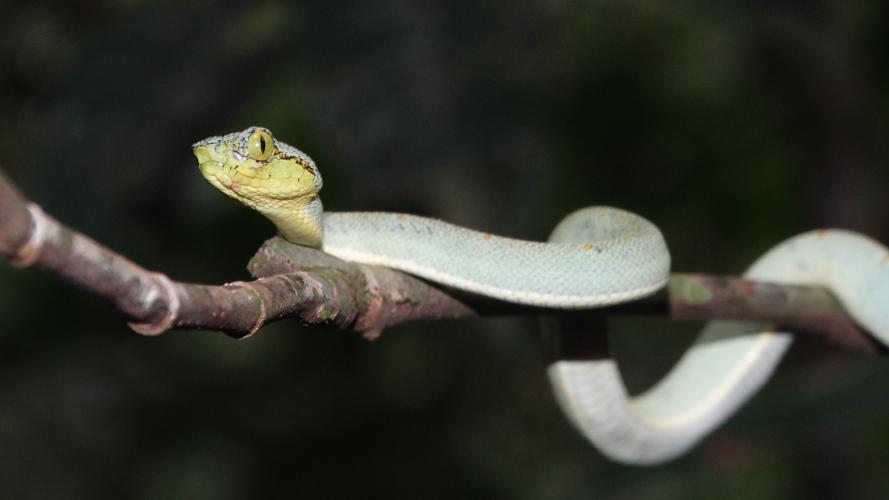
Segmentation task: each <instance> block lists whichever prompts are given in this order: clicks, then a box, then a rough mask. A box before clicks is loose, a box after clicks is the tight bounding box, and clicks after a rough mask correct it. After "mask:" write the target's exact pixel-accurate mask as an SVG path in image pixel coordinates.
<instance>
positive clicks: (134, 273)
mask: <svg viewBox="0 0 889 500" xmlns="http://www.w3.org/2000/svg"><path fill="white" fill-rule="evenodd" d="M0 255H3V256H4V257H6V258H7V259H9V260H10V261H11V262H12V263H13V265H16V266H19V267H27V266H34V267H37V268H40V269H44V270H46V271H48V272H50V273H52V274H55V275H57V276H59V277H60V278H62V279H64V280H65V281H68V282H70V283H72V284H74V285H76V286H78V287H80V288H82V289H84V290H86V291H88V292H91V293H93V294H95V295H98V296H99V297H102V298H104V299H106V300H109V301H110V302H111V303H112V304H114V306H115V307H116V308H117V309H118V310H120V311H121V312H122V313H124V314H125V315H127V316H128V317H129V318H131V320H132V322H131V323H130V326H131V327H132V328H133V329H134V330H135V331H137V332H139V333H141V334H145V335H158V334H160V333H163V332H165V331H167V330H170V329H173V328H180V329H201V330H219V331H223V332H225V333H227V334H228V335H231V336H234V337H238V338H243V337H248V336H250V335H252V334H253V333H255V332H256V331H257V330H258V329H259V328H261V327H262V326H263V325H265V324H266V323H269V322H272V321H276V320H279V319H284V318H297V319H298V320H300V321H301V322H302V323H304V324H307V325H314V326H321V327H325V328H331V329H337V330H354V331H359V332H362V333H364V335H365V336H366V337H368V338H374V337H376V336H378V335H379V334H380V332H381V331H382V330H383V329H384V328H386V327H389V326H392V325H396V324H399V323H403V322H406V321H411V320H417V319H427V320H429V319H439V318H462V317H475V316H493V315H504V314H536V315H544V314H549V315H552V314H561V315H567V314H596V315H602V314H604V315H609V316H610V315H656V316H662V317H666V318H674V319H679V318H695V319H717V318H718V319H736V320H745V321H764V322H768V323H773V324H775V325H777V326H778V327H779V328H781V329H786V330H790V331H794V332H796V333H803V334H813V335H818V336H821V337H823V338H826V339H828V340H830V341H832V342H834V343H835V344H837V345H839V346H842V347H844V348H846V349H850V350H854V351H857V352H863V353H868V354H881V353H882V352H883V351H882V349H881V348H880V347H879V346H878V344H877V343H876V342H875V341H873V340H872V339H871V337H870V336H869V335H868V334H867V333H866V332H864V331H863V330H862V329H861V328H859V327H858V326H857V325H855V323H854V322H853V321H852V320H851V319H850V318H849V317H848V316H847V315H846V313H845V312H844V310H843V308H842V306H841V305H840V304H839V303H838V302H837V300H836V299H835V298H834V297H833V296H832V295H831V294H830V293H829V292H827V291H826V290H824V289H821V288H816V287H803V286H789V285H780V284H774V283H761V282H754V281H749V280H744V279H741V278H736V277H725V276H708V275H702V274H679V273H676V274H673V275H671V277H670V283H669V286H668V287H667V288H666V289H664V290H663V291H661V292H659V293H658V294H656V295H654V296H652V297H649V298H647V299H645V300H642V301H639V302H635V303H631V304H625V305H621V306H617V307H613V308H608V309H604V310H597V311H594V312H589V311H586V312H582V313H572V312H565V311H552V310H545V309H539V308H531V307H526V306H520V305H515V304H507V303H501V302H497V301H494V300H491V299H487V298H484V297H480V296H475V295H471V294H467V293H464V292H460V291H456V290H447V289H444V288H442V287H440V286H439V285H436V284H432V283H428V282H426V281H423V280H421V279H418V278H415V277H413V276H410V275H407V274H404V273H401V272H398V271H394V270H391V269H387V268H383V267H378V266H367V265H361V264H354V263H351V262H345V261H342V260H339V259H337V258H335V257H332V256H330V255H328V254H325V253H323V252H321V251H319V250H314V249H310V248H305V247H300V246H296V245H292V244H290V243H287V242H286V241H284V240H282V239H280V238H277V237H276V238H271V239H269V240H268V241H266V242H265V243H264V244H263V246H262V247H261V248H260V249H259V251H258V252H257V253H256V255H255V256H254V257H253V259H251V261H250V263H249V264H248V269H249V271H250V273H251V274H252V275H253V276H255V277H256V278H257V279H256V280H254V281H249V282H234V283H228V284H225V285H221V286H213V285H200V284H191V283H181V282H176V281H173V280H171V279H170V278H168V277H167V276H166V275H164V274H161V273H157V272H152V271H149V270H147V269H144V268H142V267H140V266H138V265H137V264H135V263H133V262H131V261H130V260H128V259H127V258H125V257H123V256H121V255H119V254H117V253H115V252H114V251H112V250H110V249H108V248H105V247H104V246H102V245H100V244H99V243H97V242H95V241H93V240H92V239H90V238H88V237H86V236H84V235H82V234H80V233H78V232H77V231H74V230H72V229H69V228H66V227H65V226H64V225H62V224H61V223H59V222H58V221H56V220H55V219H53V218H52V217H50V216H48V215H46V214H45V213H43V211H42V210H40V208H39V207H38V206H37V205H35V204H33V203H28V202H27V201H26V200H25V199H24V198H23V197H22V196H21V195H20V194H19V193H18V191H17V190H16V189H15V188H14V187H13V186H12V184H11V183H10V182H9V181H8V180H7V179H6V178H5V177H4V176H3V174H2V172H0Z"/></svg>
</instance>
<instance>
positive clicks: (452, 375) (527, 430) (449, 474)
mask: <svg viewBox="0 0 889 500" xmlns="http://www.w3.org/2000/svg"><path fill="white" fill-rule="evenodd" d="M887 9H889V7H887V6H886V4H885V3H883V2H879V1H876V0H867V1H862V2H841V1H838V0H833V1H826V0H822V1H815V2H793V1H788V0H783V1H778V2H749V3H746V4H742V5H736V3H735V2H715V3H714V2H694V1H684V2H651V1H646V0H629V1H607V0H595V1H594V0H589V1H567V0H536V1H527V2H507V1H503V0H500V1H495V2H468V1H465V0H464V1H454V2H430V1H414V0H382V1H378V2H360V1H356V0H353V1H348V0H347V1H345V2H323V1H316V2H299V3H296V2H285V1H283V0H260V1H257V2H234V1H214V0H199V1H192V2H175V1H171V0H166V1H165V0H156V1H151V0H76V1H69V0H66V1H61V0H55V1H53V0H42V1H40V0H38V1H28V2H25V1H11V0H5V1H4V0H0V164H2V165H3V168H4V170H5V171H6V172H8V173H9V174H10V175H11V176H12V178H13V179H14V180H15V181H16V182H17V183H18V185H19V186H20V187H21V188H22V189H23V191H24V192H25V193H26V194H27V195H28V196H29V197H31V198H32V199H33V200H35V201H37V202H38V203H40V204H41V205H42V206H44V207H45V209H46V210H47V211H48V212H49V213H51V214H54V215H56V216H57V217H58V218H60V219H61V220H62V221H63V222H65V223H67V224H69V225H70V226H72V227H74V228H77V229H79V230H81V231H83V232H85V233H86V234H88V235H91V236H93V237H95V238H96V239H98V240H99V241H102V242H103V243H106V244H108V245H109V246H111V247H112V248H115V249H116V250H119V251H121V252H123V253H124V254H126V255H128V256H130V257H132V258H133V259H135V260H136V261H137V262H140V263H141V264H143V265H145V266H147V267H150V268H152V269H156V270H160V271H163V272H166V273H168V274H169V275H170V276H172V277H174V278H176V279H180V280H188V281H201V282H208V283H223V282H226V281H231V280H236V279H244V278H245V277H246V272H245V271H244V264H245V263H246V261H247V259H248V258H249V256H250V255H251V254H252V252H253V250H254V249H255V248H256V247H258V245H259V244H260V242H261V241H262V240H263V239H264V238H265V237H267V236H269V235H270V234H271V232H272V228H271V226H270V224H269V223H267V222H265V221H263V220H262V219H261V218H259V217H258V216H256V215H254V214H252V213H250V212H248V211H247V210H245V209H242V208H240V207H238V206H236V205H235V204H234V203H232V202H230V201H229V200H227V199H224V197H222V196H220V195H219V194H218V193H217V192H215V191H214V190H213V189H212V188H210V187H209V186H207V185H205V183H204V182H203V181H202V180H201V179H200V177H199V175H198V173H197V169H196V165H195V162H194V160H193V158H192V157H191V154H190V149H189V145H190V144H191V143H192V142H194V141H196V140H198V139H200V138H203V137H205V136H208V135H215V134H218V133H222V132H228V131H231V130H237V129H242V128H244V127H245V126H248V125H252V124H261V125H265V126H268V127H271V128H272V129H273V130H274V131H275V133H276V134H277V135H278V136H279V137H281V138H283V139H285V140H287V141H288V142H291V143H293V144H295V145H297V146H299V147H300V148H302V149H304V150H305V151H306V152H308V153H309V154H310V155H312V156H313V157H314V158H315V160H316V162H317V163H318V164H319V165H320V166H321V168H322V170H323V171H324V175H325V181H326V182H325V190H324V192H323V195H324V201H325V205H326V207H327V208H328V209H333V210H370V209H374V210H397V211H407V212H414V213H419V214H428V215H434V216H437V217H440V218H444V219H447V220H451V221H454V222H456V223H460V224H465V225H469V226H472V227H476V228H482V229H485V230H489V231H495V232H498V233H503V234H509V235H515V236H520V237H526V238H544V237H545V236H546V235H547V232H548V228H549V227H552V226H553V225H554V224H555V222H556V221H557V220H558V219H559V218H560V217H561V215H562V214H564V213H566V212H568V211H570V210H572V209H574V208H578V207H581V206H584V205H588V204H595V203H603V204H613V205H617V206H622V207H626V208H628V209H631V210H634V211H638V212H640V213H642V214H645V215H646V216H648V217H649V218H651V219H652V220H654V221H655V222H656V223H657V224H658V225H659V226H661V227H662V228H663V230H664V233H665V234H666V236H667V240H668V242H670V245H671V248H672V250H673V254H674V262H675V268H676V269H678V270H683V271H706V272H718V273H737V272H740V271H742V270H743V269H744V266H745V265H747V264H748V263H749V262H751V261H752V260H753V259H754V258H755V257H756V256H757V255H758V254H760V253H762V252H763V251H765V250H766V249H767V248H769V247H770V246H771V245H773V244H775V243H777V242H778V241H780V240H781V239H783V238H786V237H788V236H790V235H792V234H794V233H795V232H798V231H800V230H803V229H808V228H811V227H814V226H842V227H847V228H852V229H857V230H862V231H865V232H867V233H869V234H871V235H873V236H874V237H876V238H878V239H881V240H882V241H884V242H885V241H889V197H887V196H886V195H885V193H886V189H887V187H889V169H887V164H889V163H887V155H886V151H887V149H886V139H885V137H886V132H887V128H889V124H887V117H889V71H887V68H889V67H887V65H886V61H887V60H889V31H887V30H886V29H885V26H886V24H885V21H886V19H887V16H886V15H887ZM698 326H699V325H695V324H685V323H680V324H675V325H673V324H669V325H668V324H665V323H664V322H662V321H651V320H647V321H625V322H621V323H619V324H615V325H614V329H615V332H614V337H615V340H616V344H617V347H618V351H619V353H620V354H621V359H622V362H623V363H624V365H625V366H626V367H627V370H628V373H629V377H628V378H629V379H630V381H631V382H632V384H633V386H634V387H637V388H640V389H641V388H642V387H644V385H645V383H647V382H650V381H651V380H653V379H654V378H656V377H657V376H658V374H660V373H662V372H663V371H664V370H666V369H667V368H668V367H669V365H670V363H671V362H672V361H673V360H674V359H675V357H676V356H677V355H678V353H679V352H681V350H682V348H683V347H684V345H686V344H687V343H688V342H689V341H690V339H691V338H692V336H693V335H694V332H695V330H696V329H697V328H698ZM547 356H548V355H547V352H546V350H545V348H544V344H543V343H542V342H540V340H539V339H538V335H537V333H536V328H535V324H534V322H533V321H532V320H527V319H525V320H514V319H501V320H490V321H464V322H459V323H457V322H455V323H444V322H442V323H435V324H419V325H411V326H405V327H399V328H396V329H393V330H392V331H389V332H386V333H385V334H384V336H383V337H382V339H380V340H379V341H376V342H373V343H367V342H366V341H364V340H362V339H360V338H359V337H358V336H357V335H351V334H342V333H330V332H323V331H315V330H307V329H304V328H301V327H299V326H298V325H296V324H293V323H281V324H276V325H274V326H272V327H269V328H267V329H265V330H264V331H263V332H262V333H261V334H259V335H257V336H256V337H255V338H253V339H251V340H249V341H245V342H235V341H232V340H230V339H228V338H225V337H224V336H222V335H218V334H211V333H193V332H191V333H188V332H184V333H183V332H174V333H170V334H168V335H166V336H164V337H161V338H151V339H149V338H141V337H138V336H136V335H134V334H133V333H132V332H130V331H129V330H128V329H127V328H126V326H125V323H124V321H123V318H121V317H119V316H118V315H117V314H116V313H115V312H113V311H111V310H110V308H109V307H108V306H107V305H105V304H102V303H100V302H98V301H97V300H96V299H94V298H92V297H90V296H86V295H84V294H82V293H80V292H79V291H77V290H73V289H71V288H70V287H68V286H66V285H64V284H61V283H58V282H57V281H56V280H54V279H52V278H50V277H47V276H45V275H42V274H40V273H37V272H33V271H21V270H15V269H12V268H10V267H8V266H2V267H0V491H2V492H3V493H2V496H3V497H6V498H17V499H30V498H34V499H38V498H39V499H48V498H71V499H103V498H108V499H112V498H113V499H118V498H137V499H150V498H190V499H226V498H233V499H234V498H293V497H300V496H307V497H310V498H382V497H385V498H402V497H403V498H486V499H490V498H527V499H550V498H552V499H555V498H567V499H572V498H578V499H579V498H590V497H596V498H626V499H629V498H654V499H658V498H713V497H723V498H818V497H821V498H852V497H855V498H863V497H871V498H878V497H882V496H885V494H886V492H887V490H889V476H887V475H886V474H885V472H884V471H885V465H886V464H887V463H889V451H887V449H889V447H887V444H889V396H887V395H886V391H885V389H884V381H885V380H886V379H887V376H889V367H887V366H886V364H885V362H882V361H880V360H871V359H860V358H856V357H851V356H848V355H846V354H843V353H840V352H836V351H834V350H832V349H830V348H829V347H827V346H824V345H821V344H819V343H817V342H813V341H808V340H804V341H801V342H798V345H796V346H795V348H794V349H793V352H792V354H791V355H790V356H789V359H788V360H787V361H786V362H785V363H784V364H783V365H782V367H781V368H780V369H779V371H778V373H777V375H776V377H775V378H774V380H773V381H772V382H771V383H770V384H769V385H768V386H767V388H766V389H765V390H764V391H763V393H762V394H760V395H758V396H757V397H756V398H755V399H754V401H753V402H752V403H751V404H749V405H748V406H746V407H745V408H744V409H743V410H742V411H741V412H740V413H739V415H737V416H736V417H735V418H733V419H732V421H731V422H730V423H729V424H728V425H726V426H725V427H724V428H722V429H721V430H719V431H717V432H716V433H715V434H714V435H713V436H712V437H710V438H708V439H707V440H706V441H705V442H704V443H703V444H702V445H701V446H700V447H699V448H697V449H696V450H695V451H694V452H693V453H692V454H690V455H689V456H688V457H685V458H683V459H681V460H679V461H678V462H676V463H674V464H671V465H669V466H666V467H660V468H653V469H637V468H626V467H621V466H617V465H614V464H611V463H609V462H607V461H606V460H605V459H603V458H602V457H601V456H600V455H599V454H598V453H597V452H596V451H595V450H593V449H592V448H591V447H590V446H588V445H587V444H586V443H585V442H583V441H582V439H581V438H580V437H579V436H578V435H577V434H576V433H575V432H574V431H573V430H572V429H571V428H570V427H569V425H568V424H567V422H566V421H565V420H564V418H563V417H562V416H561V414H560V413H559V411H558V409H557V408H556V406H555V404H554V401H553V398H552V396H551V394H550V391H549V387H548V382H547V380H546V379H545V373H544V367H545V365H546V362H547V359H548V357H547Z"/></svg>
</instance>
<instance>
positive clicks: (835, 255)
mask: <svg viewBox="0 0 889 500" xmlns="http://www.w3.org/2000/svg"><path fill="white" fill-rule="evenodd" d="M193 149H194V153H195V156H196V157H197V159H198V163H199V165H200V169H201V173H202V175H203V176H204V177H205V178H206V179H207V180H208V181H209V182H210V183H211V184H212V185H213V186H215V187H217V188H218V189H219V190H221V191H222V192H223V193H225V194H226V195H228V196H230V197H232V198H234V199H236V200H238V201H240V202H241V203H244V204H245V205H247V206H249V207H251V208H253V209H255V210H257V211H259V212H260V213H262V214H263V215H265V216H266V217H267V218H269V219H270V220H271V221H272V222H273V223H274V224H275V226H276V227H277V228H278V231H279V232H280V233H281V235H282V236H283V237H284V238H285V239H287V240H288V241H290V242H292V243H295V244H300V245H307V246H312V247H319V248H321V249H323V250H324V251H326V252H328V253H330V254H332V255H335V256H337V257H340V258H342V259H345V260H350V261H354V262H359V263H364V264H374V265H383V266H388V267H392V268H394V269H399V270H402V271H405V272H408V273H411V274H415V275H417V276H420V277H423V278H425V279H428V280H431V281H434V282H437V283H441V284H443V285H447V286H449V287H454V288H457V289H461V290H466V291H468V292H473V293H477V294H481V295H485V296H488V297H491V298H494V299H498V300H503V301H508V302H514V303H520V304H526V305H534V306H541V307H547V308H555V309H579V308H593V307H602V306H607V305H612V304H618V303H621V302H627V301H632V300H635V299H639V298H641V297H644V296H646V295H649V294H651V293H654V292H655V291H657V290H658V289H660V288H662V287H663V286H664V285H665V284H666V281H667V279H668V277H669V270H670V254H669V251H668V250H667V246H666V243H665V242H664V238H663V236H662V235H661V232H660V231H659V230H658V228H657V227H656V226H655V225H653V224H652V223H651V222H649V221H647V220H645V219H644V218H642V217H640V216H638V215H635V214H633V213H631V212H627V211H625V210H621V209H617V208H610V207H589V208H584V209H580V210H577V211H575V212H573V213H571V214H570V215H568V216H567V217H565V218H564V219H563V220H562V221H561V222H560V223H559V224H558V225H557V226H556V228H555V229H554V230H553V232H552V234H551V236H550V238H549V241H548V242H533V241H523V240H517V239H512V238H505V237H500V236H494V235H490V234H487V233H482V232H478V231H473V230H470V229H466V228H463V227H459V226H456V225H453V224H449V223H446V222H443V221H439V220H435V219H429V218H424V217H418V216H413V215H406V214H395V213H380V212H339V213H330V212H324V211H323V208H322V204H321V200H320V198H319V196H318V192H319V191H320V190H321V187H322V186H323V183H322V181H321V174H320V172H319V171H318V168H317V167H316V166H315V164H314V162H313V161H312V160H311V158H309V156H308V155H306V154H304V153H302V152H301V151H299V150H298V149H296V148H294V147H293V146H290V145H288V144H286V143H284V142H282V141H279V140H277V139H275V138H274V137H273V136H272V134H271V132H270V131H269V130H267V129H264V128H261V127H250V128H247V129H246V130H243V131H241V132H234V133H231V134H228V135H224V136H217V137H210V138H207V139H204V140H202V141H200V142H197V143H195V144H194V146H193ZM887 255H889V252H887V250H886V248H885V247H883V246H882V245H880V244H879V243H877V242H875V241H873V240H870V239H868V238H866V237H863V236H860V235H857V234H854V233H849V232H843V231H820V232H815V233H807V234H804V235H801V236H799V237H796V238H793V239H791V240H789V241H787V242H785V243H782V244H780V245H778V246H777V247H775V248H774V249H773V250H771V251H770V252H769V253H767V254H766V255H764V256H763V257H762V258H760V259H759V260H758V261H757V262H756V263H755V264H754V265H753V266H752V267H751V268H750V270H749V271H748V273H747V276H748V277H751V278H756V279H762V280H770V281H778V282H788V283H798V284H815V285H824V286H828V287H830V288H831V290H832V291H834V293H835V294H837V296H838V297H839V299H840V300H841V302H843V303H844V305H845V306H846V307H847V308H848V309H849V311H850V313H851V314H852V315H853V317H854V318H855V319H856V320H858V321H859V322H860V323H862V324H863V325H864V326H865V327H867V328H868V329H869V330H870V331H871V332H873V333H874V334H875V335H876V336H877V337H878V338H880V339H881V340H883V341H887V340H889V307H884V308H880V307H878V306H876V305H873V303H876V304H887V305H889V258H887ZM849 262H854V263H855V265H854V266H851V267H852V268H853V269H851V270H850V269H849V268H850V265H849ZM868 304H871V305H868ZM789 343H790V337H789V335H787V334H783V333H777V332H769V331H766V332H750V331H744V330H739V327H738V326H737V325H735V324H732V323H725V322H713V323H711V324H709V325H708V326H707V327H706V328H705V330H704V332H703V333H702V335H701V337H700V338H699V339H698V340H697V341H696V342H695V343H694V345H693V346H692V347H691V348H690V349H689V350H688V352H687V353H686V354H685V355H684V356H683V358H682V359H681V360H680V361H679V362H678V363H677V365H676V366H675V367H674V369H673V370H672V371H671V372H670V373H669V374H668V375H667V376H666V377H664V379H663V380H662V381H660V382H659V383H658V384H656V385H655V386H653V387H652V388H651V389H649V390H648V391H646V392H645V393H643V394H641V395H638V396H635V397H631V396H630V395H629V394H627V392H626V389H625V388H624V385H623V382H622V381H621V378H620V373H619V371H618V368H617V366H616V364H615V362H614V361H613V360H612V359H610V358H607V357H606V358H601V359H583V360H569V359H557V360H555V361H554V362H552V363H551V365H550V366H549V369H548V373H549V377H550V380H551V382H552V386H553V390H554V392H555V394H556V399H557V400H558V402H559V403H560V405H561V407H562V409H563V410H564V411H565V413H566V414H567V416H568V418H569V420H571V421H572V422H573V423H574V425H575V426H576V427H577V428H578V429H579V431H580V432H581V433H582V434H583V435H585V436H586V437H587V438H588V439H589V440H590V441H591V442H592V443H593V444H594V445H595V446H596V447H598V448H599V449H600V450H601V451H602V453H604V454H605V455H607V456H609V457H611V458H612V459H615V460H618V461H621V462H624V463H631V464H655V463H660V462H663V461H666V460H670V459H672V458H675V457H677V456H679V455H681V454H683V453H685V452H686V451H687V450H688V449H690V448H691V447H692V446H694V444H695V443H697V442H698V441H699V440H700V439H701V438H703V437H704V436H706V435H707V434H708V433H709V432H710V431H711V430H712V429H714V428H715V427H716V426H718V425H719V424H720V423H722V422H723V421H724V420H725V419H727V418H728V417H729V416H731V414H732V413H733V412H734V411H735V410H736V409H737V408H738V407H739V406H740V405H741V404H743V403H744V402H745V401H746V400H747V399H749V398H750V397H751V396H752V395H753V394H754V393H755V392H756V390H757V389H758V388H759V387H760V386H761V385H762V384H763V383H765V381H766V380H767V379H768V378H769V376H770V374H771V373H772V371H773V369H774V367H775V365H776V364H777V363H778V361H779V360H780V358H781V355H782V354H783V353H784V351H785V350H786V348H787V346H788V345H789Z"/></svg>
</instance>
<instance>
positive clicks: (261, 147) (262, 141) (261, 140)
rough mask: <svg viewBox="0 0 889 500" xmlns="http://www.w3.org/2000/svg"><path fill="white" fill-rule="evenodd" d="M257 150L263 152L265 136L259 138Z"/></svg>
mask: <svg viewBox="0 0 889 500" xmlns="http://www.w3.org/2000/svg"><path fill="white" fill-rule="evenodd" d="M259 150H260V151H262V152H263V153H265V137H260V138H259Z"/></svg>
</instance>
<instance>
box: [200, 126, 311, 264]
mask: <svg viewBox="0 0 889 500" xmlns="http://www.w3.org/2000/svg"><path fill="white" fill-rule="evenodd" d="M192 150H193V151H194V155H195V157H197V159H198V164H199V165H200V169H201V174H202V175H203V176H204V178H205V179H207V181H208V182H209V183H210V184H212V185H213V186H215V187H216V188H217V189H219V190H220V191H222V192H223V193H225V194H226V195H228V196H230V197H232V198H234V199H236V200H238V201H239V202H241V203H243V204H244V205H247V206H248V207H250V208H253V209H254V210H257V211H259V212H260V213H262V214H263V215H265V216H266V217H268V218H269V219H270V220H271V221H272V222H273V223H274V224H275V225H276V226H277V227H278V230H279V231H280V232H281V234H282V235H283V236H284V237H285V238H286V239H288V240H289V241H291V242H293V243H298V244H302V245H308V246H316V247H317V246H320V244H321V236H322V230H321V201H320V199H319V198H318V192H319V191H320V190H321V186H322V180H321V174H320V173H319V172H318V168H317V167H316V166H315V162H313V161H312V159H311V158H309V156H308V155H306V154H305V153H303V152H302V151H300V150H298V149H296V148H295V147H293V146H291V145H289V144H286V143H284V142H281V141H279V140H277V139H275V138H274V137H273V136H272V133H271V132H270V131H269V130H268V129H265V128H262V127H249V128H247V129H245V130H243V131H241V132H233V133H231V134H227V135H223V136H215V137H208V138H206V139H204V140H202V141H199V142H196V143H195V144H194V145H192Z"/></svg>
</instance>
